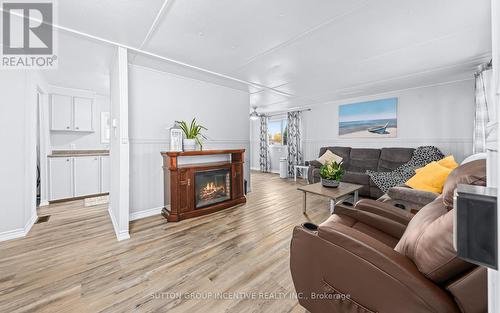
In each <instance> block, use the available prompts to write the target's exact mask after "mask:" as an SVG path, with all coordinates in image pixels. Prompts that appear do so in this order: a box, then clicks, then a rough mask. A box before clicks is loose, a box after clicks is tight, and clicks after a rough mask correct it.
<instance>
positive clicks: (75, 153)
mask: <svg viewBox="0 0 500 313" xmlns="http://www.w3.org/2000/svg"><path fill="white" fill-rule="evenodd" d="M108 155H109V150H54V151H52V154H49V155H48V156H47V157H49V158H68V157H82V156H108Z"/></svg>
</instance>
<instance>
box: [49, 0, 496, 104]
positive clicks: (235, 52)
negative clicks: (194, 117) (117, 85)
mask: <svg viewBox="0 0 500 313" xmlns="http://www.w3.org/2000/svg"><path fill="white" fill-rule="evenodd" d="M58 4H59V6H58V16H59V21H58V24H60V25H62V26H64V27H69V28H72V29H75V30H78V31H81V32H85V33H88V34H91V35H93V36H99V37H102V38H105V39H108V40H111V41H115V42H119V43H122V44H125V45H129V46H131V47H134V48H138V49H142V50H144V51H147V52H151V53H154V54H157V55H160V56H162V57H165V58H169V59H174V60H177V61H179V62H183V63H187V64H189V65H192V66H195V67H199V68H202V69H206V70H209V71H211V72H215V73H206V72H204V71H201V70H192V69H187V68H186V67H184V66H179V65H177V64H175V63H172V62H167V61H165V60H162V59H158V58H153V57H150V56H145V55H142V54H138V55H135V54H132V55H131V58H130V60H131V62H133V63H134V64H138V65H142V66H148V67H153V68H157V69H159V70H164V71H170V72H174V73H177V74H182V75H187V76H191V77H195V78H198V79H204V80H208V81H211V82H215V83H218V84H223V85H226V86H230V87H232V88H238V89H245V90H248V91H249V92H250V93H251V96H250V100H251V105H256V106H258V107H259V108H260V110H262V111H275V110H282V109H286V108H290V107H297V106H304V105H311V104H314V103H319V102H327V101H332V100H339V99H346V98H352V97H356V96H362V95H368V94H377V93H382V92H387V91H393V90H399V89H406V88H412V87H415V86H423V85H431V84H437V83H442V82H448V81H453V80H462V79H468V78H471V74H472V73H473V71H474V68H475V66H477V65H478V64H480V63H482V62H484V61H486V60H488V59H489V58H490V55H491V39H490V32H491V27H490V0H475V1H470V0H419V1H415V0H308V1H304V0H239V1H235V0H212V1H207V0H167V1H163V0H147V1H145V0H122V1H119V2H117V1H113V0H105V1H103V0H85V1H81V0H64V1H58ZM155 21H157V23H154V22H155ZM60 42H61V40H60ZM68 42H70V40H68ZM64 46H65V44H62V46H61V48H62V50H61V51H62V52H64V49H70V48H69V47H64ZM73 50H75V49H73ZM73 52H76V53H78V51H73ZM80 52H81V51H80ZM85 54H86V55H89V54H88V53H85ZM103 54H104V55H105V54H106V53H103ZM61 56H63V57H64V55H62V54H61ZM60 62H63V60H62V59H61V58H60ZM103 66H104V64H103ZM217 73H219V74H223V75H226V76H230V77H234V78H236V79H237V80H241V81H245V82H250V83H255V84H258V85H261V86H265V88H255V87H249V86H248V85H246V84H245V83H242V82H241V81H239V82H238V81H232V80H230V79H226V78H221V77H218V76H217Z"/></svg>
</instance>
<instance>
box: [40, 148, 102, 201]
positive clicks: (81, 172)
mask: <svg viewBox="0 0 500 313" xmlns="http://www.w3.org/2000/svg"><path fill="white" fill-rule="evenodd" d="M109 176H110V166H109V156H78V157H51V158H49V201H54V200H62V199H71V198H76V197H84V196H91V195H96V194H101V193H108V192H109V181H110V177H109Z"/></svg>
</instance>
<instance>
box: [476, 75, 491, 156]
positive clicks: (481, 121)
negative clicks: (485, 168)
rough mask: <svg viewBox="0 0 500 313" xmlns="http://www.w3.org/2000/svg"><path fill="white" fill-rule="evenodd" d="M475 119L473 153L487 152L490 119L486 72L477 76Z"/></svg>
mask: <svg viewBox="0 0 500 313" xmlns="http://www.w3.org/2000/svg"><path fill="white" fill-rule="evenodd" d="M475 83H476V85H475V106H476V107H475V119H474V136H473V147H472V150H473V153H474V154H475V153H480V152H486V137H487V136H488V133H487V126H488V122H489V117H488V93H487V91H486V82H485V71H481V72H479V73H476V74H475Z"/></svg>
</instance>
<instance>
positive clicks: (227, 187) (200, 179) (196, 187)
mask: <svg viewBox="0 0 500 313" xmlns="http://www.w3.org/2000/svg"><path fill="white" fill-rule="evenodd" d="M244 152H245V150H244V149H238V150H205V151H186V152H162V153H161V155H162V157H163V173H164V199H165V201H164V203H165V205H164V208H163V210H162V214H163V216H164V217H165V218H166V219H167V220H168V221H170V222H177V221H180V220H183V219H187V218H192V217H196V216H201V215H204V214H209V213H213V212H216V211H219V210H222V209H226V208H229V207H233V206H236V205H239V204H242V203H245V202H246V198H245V195H244V190H243V159H244ZM216 154H225V155H229V156H230V161H223V162H210V163H205V162H202V161H203V156H208V155H216ZM183 157H189V159H190V160H191V162H189V163H188V164H182V162H179V159H181V160H182V158H183ZM193 158H194V160H196V159H198V158H199V159H200V162H199V163H196V162H194V163H193V162H192V161H193Z"/></svg>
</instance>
